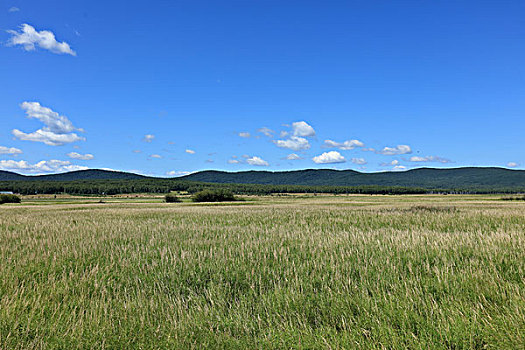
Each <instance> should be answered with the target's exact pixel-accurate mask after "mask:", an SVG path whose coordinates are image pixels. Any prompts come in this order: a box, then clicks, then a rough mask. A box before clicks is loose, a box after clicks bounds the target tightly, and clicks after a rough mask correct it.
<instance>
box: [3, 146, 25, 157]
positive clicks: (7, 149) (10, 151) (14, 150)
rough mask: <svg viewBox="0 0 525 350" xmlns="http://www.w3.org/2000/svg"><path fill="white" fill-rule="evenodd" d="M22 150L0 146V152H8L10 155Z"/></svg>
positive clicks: (20, 152)
mask: <svg viewBox="0 0 525 350" xmlns="http://www.w3.org/2000/svg"><path fill="white" fill-rule="evenodd" d="M22 153H23V152H22V150H21V149H18V148H14V147H5V146H0V154H10V155H13V156H14V155H16V154H22Z"/></svg>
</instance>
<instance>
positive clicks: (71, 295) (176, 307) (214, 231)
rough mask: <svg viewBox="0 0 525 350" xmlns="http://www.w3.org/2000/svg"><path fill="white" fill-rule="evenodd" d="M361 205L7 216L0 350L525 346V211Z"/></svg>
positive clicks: (350, 201)
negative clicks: (34, 349)
mask: <svg viewBox="0 0 525 350" xmlns="http://www.w3.org/2000/svg"><path fill="white" fill-rule="evenodd" d="M363 198H364V199H363ZM369 198H370V197H340V198H328V197H327V198H308V199H300V198H298V199H293V200H290V199H287V200H283V201H279V199H272V201H273V202H272V203H269V202H268V203H267V202H265V201H259V202H258V205H250V206H242V205H241V206H228V205H226V206H209V205H195V204H190V205H187V204H180V205H178V206H169V205H167V204H140V205H123V204H111V203H106V204H105V205H104V206H100V205H96V204H93V205H61V206H60V205H56V206H40V207H36V206H35V207H25V208H24V207H5V208H1V209H2V210H1V211H0V259H1V261H2V264H1V265H0V348H1V349H26V348H68V349H69V348H141V349H152V348H155V349H164V348H261V349H267V348H275V349H282V348H362V349H370V348H394V349H406V348H413V349H427V348H443V349H445V348H448V349H484V348H493V349H514V348H519V347H520V346H521V347H522V346H523V344H525V280H524V276H525V216H524V215H523V213H524V209H525V206H524V203H521V202H497V201H492V202H491V201H476V200H471V199H468V200H467V198H466V197H465V198H463V197H453V196H448V198H447V201H446V207H443V208H445V209H428V208H429V207H430V208H436V207H440V205H429V201H430V200H429V199H428V198H424V197H421V198H417V197H412V198H411V199H406V198H404V199H403V201H405V202H398V201H397V200H392V199H391V198H392V197H374V198H373V199H369ZM454 201H456V203H454ZM423 207H424V208H425V209H421V208H423ZM451 207H453V208H454V210H449V209H447V208H451Z"/></svg>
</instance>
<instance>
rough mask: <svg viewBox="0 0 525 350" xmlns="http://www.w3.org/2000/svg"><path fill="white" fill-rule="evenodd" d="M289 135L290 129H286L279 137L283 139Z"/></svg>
mask: <svg viewBox="0 0 525 350" xmlns="http://www.w3.org/2000/svg"><path fill="white" fill-rule="evenodd" d="M288 135H290V133H289V132H288V131H284V130H283V131H281V132H280V133H279V137H280V138H282V139H284V138H285V137H287V136H288Z"/></svg>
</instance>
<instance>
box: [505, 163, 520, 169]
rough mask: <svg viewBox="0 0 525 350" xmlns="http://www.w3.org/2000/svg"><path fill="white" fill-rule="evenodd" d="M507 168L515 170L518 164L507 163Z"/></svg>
mask: <svg viewBox="0 0 525 350" xmlns="http://www.w3.org/2000/svg"><path fill="white" fill-rule="evenodd" d="M507 166H508V167H509V168H516V167H517V166H519V164H518V163H516V162H508V163H507Z"/></svg>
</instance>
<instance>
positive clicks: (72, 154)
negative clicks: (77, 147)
mask: <svg viewBox="0 0 525 350" xmlns="http://www.w3.org/2000/svg"><path fill="white" fill-rule="evenodd" d="M67 156H68V157H69V158H73V159H80V160H91V159H93V158H95V157H93V155H92V154H89V153H86V154H80V153H77V152H70V153H68V154H67Z"/></svg>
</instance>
